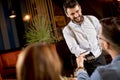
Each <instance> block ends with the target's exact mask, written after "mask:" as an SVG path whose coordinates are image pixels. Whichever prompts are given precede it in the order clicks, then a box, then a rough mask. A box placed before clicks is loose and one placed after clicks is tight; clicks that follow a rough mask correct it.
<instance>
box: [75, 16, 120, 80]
mask: <svg viewBox="0 0 120 80" xmlns="http://www.w3.org/2000/svg"><path fill="white" fill-rule="evenodd" d="M101 24H102V28H101V30H100V34H99V39H100V44H101V46H102V48H103V49H104V50H105V51H107V52H108V53H109V54H110V56H111V57H112V62H111V63H110V64H108V65H106V66H99V67H97V69H96V70H95V71H94V72H93V74H92V75H91V76H90V77H89V76H88V74H87V72H86V71H85V70H84V65H83V61H84V59H85V58H84V55H80V56H79V57H78V58H77V59H76V60H77V63H78V68H77V78H78V80H120V76H119V74H120V17H110V18H105V19H102V20H101Z"/></svg>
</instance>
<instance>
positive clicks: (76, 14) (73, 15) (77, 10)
mask: <svg viewBox="0 0 120 80" xmlns="http://www.w3.org/2000/svg"><path fill="white" fill-rule="evenodd" d="M66 15H67V17H69V18H70V19H71V20H72V21H75V22H76V23H80V22H81V17H82V12H81V7H80V6H79V5H76V6H75V7H74V8H67V10H66Z"/></svg>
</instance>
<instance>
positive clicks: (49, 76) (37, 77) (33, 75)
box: [16, 43, 61, 80]
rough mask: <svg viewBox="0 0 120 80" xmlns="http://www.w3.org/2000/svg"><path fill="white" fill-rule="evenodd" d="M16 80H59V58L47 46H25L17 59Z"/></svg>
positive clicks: (37, 44)
mask: <svg viewBox="0 0 120 80" xmlns="http://www.w3.org/2000/svg"><path fill="white" fill-rule="evenodd" d="M16 70H17V80H61V79H60V73H61V63H60V60H59V57H58V55H57V53H55V51H53V49H51V47H50V45H49V44H45V43H35V44H32V45H29V46H27V47H26V48H25V49H24V50H23V51H22V52H21V53H20V54H19V57H18V61H17V65H16Z"/></svg>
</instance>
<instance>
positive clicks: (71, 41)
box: [63, 26, 86, 57]
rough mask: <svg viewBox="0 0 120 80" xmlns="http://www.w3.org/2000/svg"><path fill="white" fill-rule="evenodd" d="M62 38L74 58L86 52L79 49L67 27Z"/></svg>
mask: <svg viewBox="0 0 120 80" xmlns="http://www.w3.org/2000/svg"><path fill="white" fill-rule="evenodd" d="M63 36H64V39H65V41H66V43H67V46H68V48H69V49H70V51H71V53H73V54H75V56H76V57H78V56H79V55H80V54H81V53H84V52H86V50H84V49H81V48H80V47H79V44H78V42H77V41H76V39H75V37H74V34H73V33H72V32H71V31H70V29H69V28H68V26H66V27H65V28H64V29H63Z"/></svg>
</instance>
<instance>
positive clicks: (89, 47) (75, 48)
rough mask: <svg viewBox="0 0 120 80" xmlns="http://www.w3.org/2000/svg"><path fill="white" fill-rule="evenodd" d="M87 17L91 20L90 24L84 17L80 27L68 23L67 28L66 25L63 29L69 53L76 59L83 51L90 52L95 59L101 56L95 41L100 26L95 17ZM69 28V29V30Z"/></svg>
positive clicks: (96, 40)
mask: <svg viewBox="0 0 120 80" xmlns="http://www.w3.org/2000/svg"><path fill="white" fill-rule="evenodd" d="M89 17H90V18H91V20H92V22H91V21H90V20H89V19H88V18H87V17H86V16H84V21H83V23H82V24H81V25H79V24H75V23H73V22H72V21H70V22H69V23H68V25H69V26H68V25H67V26H65V27H64V29H63V36H64V38H65V41H66V43H67V45H68V47H69V49H70V51H71V53H73V54H75V56H76V57H78V56H79V55H80V54H81V53H83V52H85V51H89V52H92V53H93V55H94V56H95V57H96V58H97V57H98V56H99V55H100V54H101V50H100V46H99V41H98V39H97V35H98V31H99V28H100V27H101V24H100V23H99V20H98V19H97V18H96V17H94V16H89ZM93 24H94V25H93ZM69 27H71V29H70V28H69ZM73 32H74V34H75V35H74V34H73ZM74 36H75V37H76V39H75V37H74Z"/></svg>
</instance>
